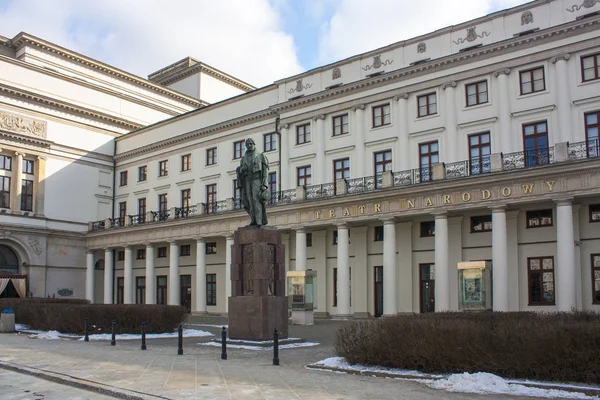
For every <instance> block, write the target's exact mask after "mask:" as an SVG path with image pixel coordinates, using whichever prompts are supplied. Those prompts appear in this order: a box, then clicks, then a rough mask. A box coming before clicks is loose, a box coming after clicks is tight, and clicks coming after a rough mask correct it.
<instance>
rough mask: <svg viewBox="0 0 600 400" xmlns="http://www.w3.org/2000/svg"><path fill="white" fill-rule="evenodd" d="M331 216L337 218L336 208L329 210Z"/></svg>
mask: <svg viewBox="0 0 600 400" xmlns="http://www.w3.org/2000/svg"><path fill="white" fill-rule="evenodd" d="M329 218H335V210H329Z"/></svg>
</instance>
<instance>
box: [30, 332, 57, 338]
mask: <svg viewBox="0 0 600 400" xmlns="http://www.w3.org/2000/svg"><path fill="white" fill-rule="evenodd" d="M58 335H59V333H58V331H48V332H42V333H38V334H36V335H31V336H29V337H30V338H32V339H47V340H57V339H60V337H59V336H58Z"/></svg>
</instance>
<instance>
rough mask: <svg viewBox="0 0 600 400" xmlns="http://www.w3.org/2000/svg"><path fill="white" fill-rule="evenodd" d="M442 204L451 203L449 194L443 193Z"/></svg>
mask: <svg viewBox="0 0 600 400" xmlns="http://www.w3.org/2000/svg"><path fill="white" fill-rule="evenodd" d="M444 204H452V201H451V200H450V195H449V194H445V195H444Z"/></svg>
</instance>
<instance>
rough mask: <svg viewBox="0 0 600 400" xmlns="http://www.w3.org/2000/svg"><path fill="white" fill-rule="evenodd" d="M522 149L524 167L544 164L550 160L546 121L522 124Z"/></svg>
mask: <svg viewBox="0 0 600 400" xmlns="http://www.w3.org/2000/svg"><path fill="white" fill-rule="evenodd" d="M523 149H524V151H525V166H526V167H533V166H536V165H546V164H548V163H549V162H550V151H549V149H548V123H547V122H546V121H540V122H535V123H532V124H527V125H523Z"/></svg>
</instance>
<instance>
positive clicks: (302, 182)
mask: <svg viewBox="0 0 600 400" xmlns="http://www.w3.org/2000/svg"><path fill="white" fill-rule="evenodd" d="M296 177H297V181H296V186H310V184H311V170H310V165H307V166H304V167H298V168H296Z"/></svg>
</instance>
